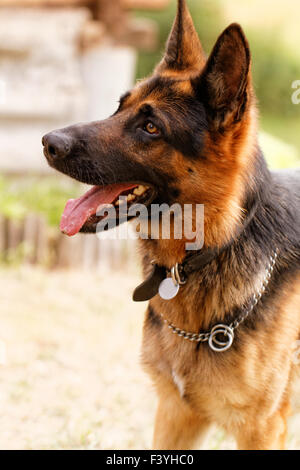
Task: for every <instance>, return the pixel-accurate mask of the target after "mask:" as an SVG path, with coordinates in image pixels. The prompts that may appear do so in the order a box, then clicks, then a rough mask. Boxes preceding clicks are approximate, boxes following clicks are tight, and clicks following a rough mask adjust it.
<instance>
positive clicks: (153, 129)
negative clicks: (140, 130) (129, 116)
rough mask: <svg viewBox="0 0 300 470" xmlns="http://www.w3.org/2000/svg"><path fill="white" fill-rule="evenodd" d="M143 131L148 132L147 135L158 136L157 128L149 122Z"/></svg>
mask: <svg viewBox="0 0 300 470" xmlns="http://www.w3.org/2000/svg"><path fill="white" fill-rule="evenodd" d="M144 131H146V132H148V134H151V135H158V134H159V130H158V128H157V127H156V125H155V124H153V122H151V121H148V122H146V123H145V125H144Z"/></svg>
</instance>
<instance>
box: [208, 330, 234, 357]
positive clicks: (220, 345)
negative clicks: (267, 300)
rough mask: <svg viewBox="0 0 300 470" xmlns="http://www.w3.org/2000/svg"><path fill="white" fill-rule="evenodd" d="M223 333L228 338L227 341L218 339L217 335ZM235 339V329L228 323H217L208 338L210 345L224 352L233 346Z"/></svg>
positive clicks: (214, 349)
mask: <svg viewBox="0 0 300 470" xmlns="http://www.w3.org/2000/svg"><path fill="white" fill-rule="evenodd" d="M219 334H222V335H224V336H226V337H227V338H228V339H227V341H226V342H225V341H219V340H218V339H217V335H219ZM233 340H234V331H233V329H232V328H230V327H229V326H228V325H222V324H221V325H216V326H214V327H213V329H212V330H211V333H210V337H209V340H208V344H209V347H210V348H211V349H212V350H213V351H215V352H223V351H227V350H228V349H229V348H231V346H232V343H233Z"/></svg>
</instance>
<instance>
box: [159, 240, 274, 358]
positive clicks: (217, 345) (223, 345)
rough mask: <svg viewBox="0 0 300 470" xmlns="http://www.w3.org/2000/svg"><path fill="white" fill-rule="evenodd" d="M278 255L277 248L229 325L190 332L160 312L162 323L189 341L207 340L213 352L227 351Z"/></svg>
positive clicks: (267, 281) (267, 280) (262, 287)
mask: <svg viewBox="0 0 300 470" xmlns="http://www.w3.org/2000/svg"><path fill="white" fill-rule="evenodd" d="M277 257H278V250H277V249H276V250H275V251H274V252H273V254H272V256H271V257H270V261H269V264H268V267H267V269H266V273H265V276H264V279H263V280H262V282H261V285H260V287H259V288H258V289H257V291H256V293H255V294H254V295H253V297H252V299H251V302H250V303H249V307H248V308H246V309H244V310H243V312H242V313H241V314H240V315H239V316H238V317H237V318H236V319H235V320H234V321H233V322H231V323H230V325H224V324H222V323H221V324H218V325H215V326H214V327H213V328H212V329H211V330H210V331H208V332H205V333H190V332H187V331H185V330H181V329H180V328H177V327H176V326H175V325H173V323H171V322H170V321H169V320H167V319H166V318H165V317H164V315H163V314H162V313H161V314H160V315H161V317H162V319H163V321H164V323H165V324H166V325H167V326H168V328H170V329H171V330H172V332H173V333H174V334H176V335H177V336H181V337H182V338H183V339H186V340H188V341H191V342H196V343H204V342H206V341H208V344H209V347H210V348H211V349H212V350H213V351H215V352H223V351H227V350H228V349H230V348H231V346H232V343H233V340H234V330H235V329H236V328H238V326H239V325H240V324H241V323H243V322H244V321H245V320H246V318H247V317H248V316H249V315H250V313H251V312H252V311H253V309H254V307H255V306H256V305H257V304H258V302H259V301H260V299H261V297H262V296H263V294H264V292H265V290H266V288H267V286H268V284H269V281H270V279H271V277H272V272H273V270H274V266H275V264H276V260H277ZM218 335H223V336H224V337H225V338H226V339H225V341H224V340H223V341H220V340H219V339H218Z"/></svg>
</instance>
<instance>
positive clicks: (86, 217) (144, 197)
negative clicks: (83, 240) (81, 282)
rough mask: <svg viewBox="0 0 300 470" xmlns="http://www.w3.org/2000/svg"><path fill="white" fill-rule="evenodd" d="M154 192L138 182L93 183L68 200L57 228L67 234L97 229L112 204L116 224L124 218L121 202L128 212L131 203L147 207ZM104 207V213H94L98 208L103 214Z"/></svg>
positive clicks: (151, 188)
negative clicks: (81, 194) (83, 192)
mask: <svg viewBox="0 0 300 470" xmlns="http://www.w3.org/2000/svg"><path fill="white" fill-rule="evenodd" d="M155 195H156V190H155V189H154V188H153V187H151V186H149V185H145V184H141V183H117V184H111V185H107V186H94V187H93V188H92V189H90V190H89V191H88V192H87V193H85V194H84V195H83V196H81V197H80V198H78V199H70V200H69V201H68V202H67V205H66V207H65V210H64V212H63V215H62V218H61V222H60V229H61V231H62V232H63V233H65V234H66V235H68V236H70V237H72V236H73V235H76V234H77V233H78V232H92V233H93V232H96V230H97V224H98V223H99V222H100V221H102V220H103V219H106V218H107V214H108V213H109V211H108V209H109V208H111V207H112V206H113V207H114V208H115V213H116V222H115V226H117V225H119V224H120V223H122V222H124V221H125V220H124V215H126V212H125V214H124V211H123V210H122V218H120V217H119V215H120V208H121V205H122V204H126V205H127V213H128V210H129V209H130V207H131V206H133V205H134V204H144V205H145V206H148V205H149V204H150V203H151V202H152V201H153V199H154V197H155ZM121 196H122V197H121ZM105 209H107V213H106V215H104V216H99V215H97V213H99V212H100V211H101V212H102V213H104V210H105ZM131 218H132V217H131ZM126 220H127V219H126ZM128 220H129V217H128Z"/></svg>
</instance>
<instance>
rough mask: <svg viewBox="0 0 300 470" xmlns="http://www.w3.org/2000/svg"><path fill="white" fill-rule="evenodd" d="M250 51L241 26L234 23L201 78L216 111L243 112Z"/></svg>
mask: <svg viewBox="0 0 300 470" xmlns="http://www.w3.org/2000/svg"><path fill="white" fill-rule="evenodd" d="M249 74H250V50H249V44H248V41H247V39H246V37H245V35H244V32H243V30H242V28H241V27H240V25H238V24H236V23H233V24H231V25H230V26H228V28H226V29H225V31H224V32H223V33H222V34H221V36H220V37H219V39H218V40H217V42H216V45H215V47H214V49H213V51H212V53H211V55H210V57H209V59H208V61H207V64H206V67H205V69H204V71H203V73H202V75H201V77H200V92H201V95H202V96H201V97H202V99H203V101H204V102H206V103H207V105H208V107H209V109H210V110H212V111H213V112H221V113H223V114H226V113H227V112H230V111H233V112H236V113H237V115H238V116H239V115H240V111H242V110H243V109H244V107H245V104H246V101H247V86H248V83H249Z"/></svg>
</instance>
